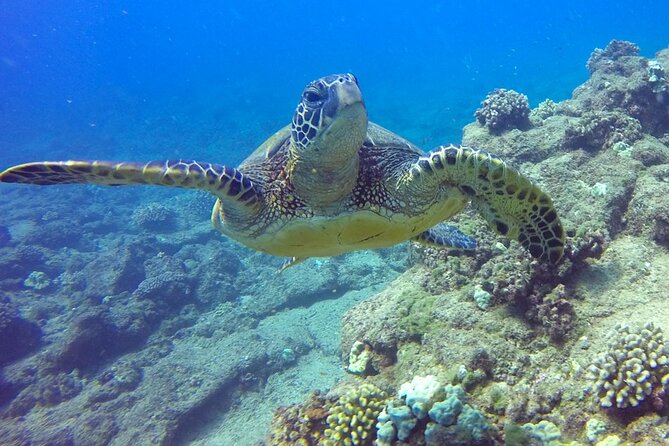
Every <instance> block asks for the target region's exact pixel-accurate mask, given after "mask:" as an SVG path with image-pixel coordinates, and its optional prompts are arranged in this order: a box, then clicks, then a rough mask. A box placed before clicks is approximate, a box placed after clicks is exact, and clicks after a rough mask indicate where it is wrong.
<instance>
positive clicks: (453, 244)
mask: <svg viewBox="0 0 669 446" xmlns="http://www.w3.org/2000/svg"><path fill="white" fill-rule="evenodd" d="M412 240H413V241H414V242H418V243H422V244H424V245H428V246H430V245H432V246H437V247H440V248H458V249H465V250H468V251H471V250H472V249H476V246H477V243H476V240H475V239H473V238H471V237H469V236H468V235H467V234H465V233H464V232H462V231H461V230H459V229H458V228H456V227H455V226H453V225H449V224H447V223H440V224H438V225H437V226H434V227H433V228H430V229H428V230H427V231H425V232H421V233H420V234H418V235H417V236H416V237H414V238H413V239H412Z"/></svg>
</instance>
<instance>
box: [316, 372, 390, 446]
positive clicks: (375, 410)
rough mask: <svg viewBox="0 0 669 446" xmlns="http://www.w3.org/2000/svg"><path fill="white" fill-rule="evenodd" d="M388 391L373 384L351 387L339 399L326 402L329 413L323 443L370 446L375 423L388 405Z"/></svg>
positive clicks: (326, 445)
mask: <svg viewBox="0 0 669 446" xmlns="http://www.w3.org/2000/svg"><path fill="white" fill-rule="evenodd" d="M386 400H387V397H386V395H385V393H384V392H383V391H382V390H381V389H379V388H378V387H376V386H375V385H373V384H367V383H365V384H362V385H360V386H355V387H352V388H350V389H349V390H348V391H347V392H345V393H344V394H343V395H342V396H341V397H339V399H337V400H335V401H334V402H328V403H326V404H325V409H326V410H327V411H328V412H329V413H330V414H329V415H328V416H327V418H326V420H325V421H326V423H327V425H328V427H327V428H326V429H325V431H324V432H323V435H324V439H323V441H322V442H321V443H320V444H321V445H322V446H336V445H344V446H351V445H354V446H360V445H371V444H372V441H373V439H374V425H375V424H376V419H377V417H378V416H379V413H381V410H383V408H384V407H385V405H386Z"/></svg>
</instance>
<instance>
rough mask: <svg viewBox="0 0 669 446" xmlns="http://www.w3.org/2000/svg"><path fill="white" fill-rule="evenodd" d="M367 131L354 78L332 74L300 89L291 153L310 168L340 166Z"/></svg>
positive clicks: (365, 114)
mask: <svg viewBox="0 0 669 446" xmlns="http://www.w3.org/2000/svg"><path fill="white" fill-rule="evenodd" d="M366 134H367V110H366V109H365V103H364V102H363V101H362V93H361V92H360V87H358V80H357V79H356V78H355V76H353V75H352V74H333V75H330V76H326V77H323V78H320V79H317V80H315V81H313V82H311V83H310V84H309V85H307V86H306V87H305V89H304V90H303V91H302V96H301V97H300V103H299V104H297V108H296V109H295V114H294V115H293V122H292V125H291V155H292V157H293V158H294V159H299V160H300V162H304V163H307V164H310V165H312V167H313V168H315V169H319V168H324V169H326V170H327V168H328V167H331V168H341V166H342V165H344V164H347V163H348V162H350V161H351V159H352V158H357V153H358V150H359V149H360V147H361V146H362V143H363V141H364V140H365V136H366Z"/></svg>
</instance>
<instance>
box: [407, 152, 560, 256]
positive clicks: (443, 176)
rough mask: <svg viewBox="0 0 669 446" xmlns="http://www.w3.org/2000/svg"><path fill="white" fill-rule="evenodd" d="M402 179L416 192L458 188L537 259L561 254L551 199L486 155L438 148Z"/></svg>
mask: <svg viewBox="0 0 669 446" xmlns="http://www.w3.org/2000/svg"><path fill="white" fill-rule="evenodd" d="M404 181H406V182H407V183H409V184H411V185H413V186H414V187H415V188H417V189H418V192H417V193H420V191H422V190H425V189H426V188H427V189H431V188H439V187H441V186H442V185H447V186H449V187H455V188H459V189H460V191H462V192H463V193H464V194H466V195H468V196H470V197H471V199H472V204H474V206H476V208H477V209H478V210H479V211H480V212H481V214H482V215H483V217H484V218H485V219H486V220H487V222H488V224H490V226H491V227H492V228H493V229H495V231H497V232H498V233H499V234H502V235H504V236H506V237H509V238H512V239H515V240H518V241H519V242H520V244H521V245H523V246H524V247H525V248H526V249H527V250H529V252H530V254H532V256H533V257H536V258H538V259H540V260H547V261H550V262H553V263H557V262H558V261H559V260H560V258H562V254H563V251H564V230H563V228H562V224H561V223H560V218H559V217H558V214H557V212H556V210H555V207H554V206H553V202H552V200H551V199H550V197H549V196H548V195H547V194H546V193H544V192H543V191H542V190H541V189H539V188H538V187H537V186H535V185H534V184H533V183H532V182H531V181H530V180H529V179H527V178H526V177H524V176H523V175H521V174H520V173H519V172H518V171H516V170H515V169H512V168H511V167H509V166H507V165H506V164H505V163H504V162H503V161H502V160H500V159H499V158H497V157H495V156H493V155H490V154H489V153H486V152H483V151H480V150H475V149H471V148H468V147H459V146H453V145H451V146H441V147H438V148H436V149H435V150H433V151H431V152H429V153H427V154H426V155H424V156H421V157H420V158H419V159H418V161H416V163H415V164H414V165H413V166H412V167H411V169H410V172H409V174H408V175H407V177H406V178H405V179H404Z"/></svg>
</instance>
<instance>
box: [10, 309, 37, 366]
mask: <svg viewBox="0 0 669 446" xmlns="http://www.w3.org/2000/svg"><path fill="white" fill-rule="evenodd" d="M41 338H42V330H41V329H40V328H39V326H38V325H37V324H35V323H34V322H32V321H30V320H27V319H24V318H22V317H21V315H20V314H19V311H18V308H17V307H16V305H14V304H12V302H11V300H10V299H9V298H8V297H0V366H2V365H4V364H7V363H9V362H12V361H14V360H16V359H17V358H20V357H22V356H24V355H26V354H27V353H29V352H30V351H32V350H33V349H35V347H37V346H38V345H39V342H40V339H41Z"/></svg>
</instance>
